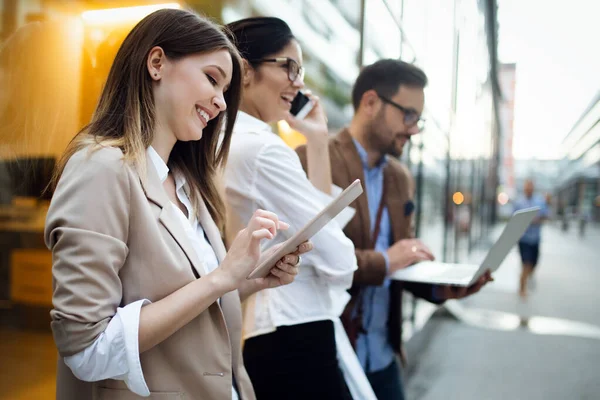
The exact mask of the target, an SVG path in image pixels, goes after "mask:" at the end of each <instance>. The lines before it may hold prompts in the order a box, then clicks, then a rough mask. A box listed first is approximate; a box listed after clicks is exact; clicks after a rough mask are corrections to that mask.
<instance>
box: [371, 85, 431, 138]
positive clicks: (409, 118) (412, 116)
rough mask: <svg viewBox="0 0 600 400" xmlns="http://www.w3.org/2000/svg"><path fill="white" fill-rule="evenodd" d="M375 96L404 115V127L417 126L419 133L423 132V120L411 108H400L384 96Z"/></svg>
mask: <svg viewBox="0 0 600 400" xmlns="http://www.w3.org/2000/svg"><path fill="white" fill-rule="evenodd" d="M377 96H379V98H380V99H381V101H383V102H384V103H386V104H389V105H391V106H392V107H396V108H397V109H398V110H400V111H402V112H403V113H404V125H406V127H408V128H410V127H412V126H415V125H417V127H418V128H419V131H422V130H423V128H424V127H425V119H424V118H422V117H421V116H420V115H419V113H417V111H416V110H414V109H412V108H407V107H402V106H401V105H400V104H398V103H396V102H395V101H392V100H390V99H388V98H387V97H385V96H382V95H380V94H379V93H377Z"/></svg>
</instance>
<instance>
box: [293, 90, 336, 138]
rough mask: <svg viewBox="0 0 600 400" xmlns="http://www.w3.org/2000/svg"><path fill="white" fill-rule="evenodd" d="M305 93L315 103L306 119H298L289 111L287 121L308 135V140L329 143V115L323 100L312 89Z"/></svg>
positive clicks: (305, 135) (295, 128)
mask: <svg viewBox="0 0 600 400" xmlns="http://www.w3.org/2000/svg"><path fill="white" fill-rule="evenodd" d="M304 94H305V95H306V96H307V97H308V98H309V99H310V100H311V101H312V102H313V103H314V105H313V108H312V110H310V112H309V113H308V115H307V116H306V117H305V118H304V119H298V118H296V117H295V116H293V115H292V114H290V113H288V115H287V118H286V121H287V123H288V124H289V125H290V127H291V128H292V129H294V130H296V131H298V132H300V133H301V134H302V135H304V137H306V140H307V142H315V141H317V142H319V143H325V144H327V138H328V135H329V133H328V129H327V115H326V114H325V110H323V106H322V105H321V101H320V99H319V97H318V96H315V95H314V94H312V93H311V91H310V90H307V91H305V92H304Z"/></svg>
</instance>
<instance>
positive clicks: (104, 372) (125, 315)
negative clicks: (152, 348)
mask: <svg viewBox="0 0 600 400" xmlns="http://www.w3.org/2000/svg"><path fill="white" fill-rule="evenodd" d="M149 303H150V301H149V300H146V299H144V300H138V301H136V302H133V303H131V304H128V305H126V306H125V307H123V308H118V309H117V313H116V314H115V316H114V317H113V318H112V319H111V320H110V322H109V323H108V326H107V327H106V329H105V330H104V332H102V333H101V334H100V336H98V338H96V340H95V341H94V343H92V344H91V345H90V346H88V347H87V348H86V349H84V350H82V351H80V352H79V353H77V354H75V355H72V356H69V357H65V358H64V362H65V364H66V365H67V366H68V367H69V368H70V369H71V371H73V374H74V375H75V376H76V377H77V378H78V379H80V380H82V381H86V382H96V381H100V380H104V379H119V380H123V381H125V383H126V384H127V387H128V388H129V390H131V391H132V392H134V393H135V394H137V395H140V396H149V395H150V390H149V389H148V386H147V385H146V381H145V379H144V374H143V372H142V365H141V363H140V351H139V344H138V332H139V325H140V311H141V308H142V306H144V305H146V304H149Z"/></svg>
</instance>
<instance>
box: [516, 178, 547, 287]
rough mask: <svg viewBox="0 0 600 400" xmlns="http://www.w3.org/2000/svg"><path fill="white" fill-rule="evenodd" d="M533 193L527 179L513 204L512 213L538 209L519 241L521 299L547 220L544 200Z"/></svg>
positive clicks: (536, 261) (531, 272)
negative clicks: (526, 209) (533, 208)
mask: <svg viewBox="0 0 600 400" xmlns="http://www.w3.org/2000/svg"><path fill="white" fill-rule="evenodd" d="M534 191H535V187H534V184H533V181H532V180H531V179H527V180H526V181H525V183H524V185H523V196H522V197H521V198H520V199H518V200H517V201H516V202H515V206H514V211H519V210H523V209H525V208H531V207H540V211H539V213H538V215H537V216H536V217H535V219H534V220H533V221H532V222H531V225H530V226H529V227H528V228H527V230H526V231H525V233H524V234H523V236H522V237H521V239H520V240H519V253H520V254H521V262H522V269H521V277H520V280H519V295H520V296H521V298H522V299H526V298H527V287H528V286H527V285H528V283H529V281H530V280H531V279H532V278H533V276H532V275H533V271H534V268H535V267H536V265H537V263H538V260H539V255H540V241H541V232H542V223H543V222H544V221H545V220H546V219H547V218H548V207H547V203H546V200H545V199H544V197H542V196H537V195H535V194H534Z"/></svg>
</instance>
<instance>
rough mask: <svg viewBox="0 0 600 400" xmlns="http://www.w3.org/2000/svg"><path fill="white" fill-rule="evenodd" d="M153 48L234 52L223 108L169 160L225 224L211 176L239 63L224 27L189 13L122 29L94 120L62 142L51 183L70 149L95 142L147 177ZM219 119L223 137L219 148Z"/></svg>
mask: <svg viewBox="0 0 600 400" xmlns="http://www.w3.org/2000/svg"><path fill="white" fill-rule="evenodd" d="M155 46H160V47H161V48H162V49H163V50H164V52H165V54H166V56H167V57H168V58H169V59H172V60H177V59H181V58H183V57H185V56H187V55H191V54H197V53H207V52H212V51H216V50H228V51H229V53H230V54H231V58H232V62H233V74H232V78H231V84H230V86H229V89H228V90H227V92H225V94H224V97H225V102H226V104H227V110H226V113H221V114H220V115H219V116H218V117H217V118H214V119H213V120H211V121H210V122H209V123H208V125H207V127H206V128H205V129H204V131H203V134H202V139H201V140H199V141H193V142H177V143H176V144H175V146H174V147H173V150H172V151H171V155H170V158H169V166H170V167H171V168H173V169H174V170H177V171H178V172H180V173H182V174H183V175H184V176H185V178H186V180H187V182H188V185H189V186H190V189H191V190H190V200H191V201H192V204H194V206H195V209H196V210H197V209H198V207H199V204H200V203H199V202H200V201H201V199H200V196H199V194H200V193H201V194H202V198H203V199H204V201H205V203H206V206H207V208H208V210H209V212H210V214H211V216H212V217H213V219H214V221H215V223H216V224H217V226H219V228H220V229H221V230H223V227H224V223H225V205H224V202H223V199H222V198H221V196H220V194H219V190H218V187H217V182H216V180H217V172H218V171H219V168H220V167H221V165H223V164H224V163H225V161H226V160H227V155H228V153H229V145H230V142H231V135H232V131H233V125H234V123H235V119H236V115H237V111H238V108H239V104H240V95H241V88H242V84H241V83H242V63H241V58H240V56H239V54H238V52H237V50H236V49H235V47H234V46H233V45H232V44H231V42H230V41H229V39H228V38H227V36H226V34H225V33H224V31H223V29H222V28H221V27H219V26H218V25H216V24H215V23H213V22H211V21H209V20H207V19H205V18H202V17H200V16H198V15H197V14H195V13H192V12H189V11H183V10H172V9H165V10H159V11H156V12H154V13H152V14H150V15H148V16H147V17H145V18H144V19H143V20H141V21H140V22H139V23H138V24H137V25H136V26H135V27H134V28H133V29H132V31H131V32H130V33H129V35H127V37H126V38H125V40H124V41H123V44H122V45H121V47H120V48H119V51H118V52H117V55H116V56H115V60H114V62H113V64H112V67H111V69H110V72H109V74H108V78H107V81H106V84H105V86H104V89H103V90H102V94H101V95H100V100H99V102H98V106H97V107H96V110H95V112H94V115H93V117H92V121H91V123H90V124H89V125H88V126H86V127H85V128H83V129H82V130H81V131H80V132H79V134H77V136H76V137H75V138H74V139H73V140H72V141H71V143H70V144H69V146H68V147H67V149H66V151H65V153H64V155H63V157H62V158H61V160H60V161H59V163H58V164H57V168H56V171H55V175H54V177H53V182H52V183H53V185H56V184H57V183H58V180H59V179H60V175H61V174H62V171H63V169H64V166H65V164H66V163H67V161H68V160H69V158H70V157H71V156H72V155H73V154H74V153H75V152H77V151H78V150H80V149H82V148H86V147H90V148H91V149H92V150H93V149H97V148H99V147H100V146H114V147H119V148H120V149H121V150H122V151H123V153H124V155H125V160H127V161H128V162H131V163H133V164H134V165H135V166H136V168H138V171H140V175H141V176H142V177H143V179H144V178H145V151H146V148H147V147H148V146H150V144H151V143H152V140H153V137H154V127H155V124H156V115H155V102H154V96H153V92H152V80H151V77H150V74H149V72H148V69H147V67H146V60H147V57H148V54H149V52H150V50H151V49H152V48H153V47H155ZM224 114H226V115H224ZM223 124H225V129H224V136H223V140H222V142H221V145H220V146H219V134H220V132H221V127H222V125H223ZM99 145H100V146H99Z"/></svg>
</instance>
